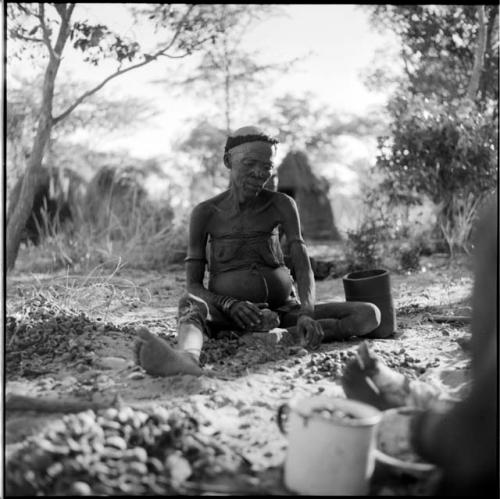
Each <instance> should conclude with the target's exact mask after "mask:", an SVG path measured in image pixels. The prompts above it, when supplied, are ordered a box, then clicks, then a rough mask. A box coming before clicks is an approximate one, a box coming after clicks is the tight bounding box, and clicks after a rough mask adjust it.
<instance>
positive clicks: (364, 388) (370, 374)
mask: <svg viewBox="0 0 500 499" xmlns="http://www.w3.org/2000/svg"><path fill="white" fill-rule="evenodd" d="M341 381H342V387H343V388H344V392H345V394H346V396H347V397H348V398H352V399H355V400H359V401H361V402H365V403H367V404H370V405H373V406H375V407H377V408H378V409H380V410H385V409H390V408H392V407H400V406H403V405H406V403H407V400H408V398H409V396H410V387H409V380H408V378H407V377H406V376H404V375H403V374H401V373H398V372H397V371H394V370H393V369H391V368H390V367H388V366H387V365H386V364H384V362H382V360H381V359H379V358H378V357H377V356H376V355H375V354H374V353H373V352H371V351H370V350H369V348H368V344H367V343H366V342H363V343H361V345H360V346H359V347H358V352H357V354H356V356H355V357H354V358H352V359H350V360H348V361H347V364H346V366H345V369H344V372H343V374H342V380H341Z"/></svg>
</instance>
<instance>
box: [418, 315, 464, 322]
mask: <svg viewBox="0 0 500 499" xmlns="http://www.w3.org/2000/svg"><path fill="white" fill-rule="evenodd" d="M427 318H428V319H429V320H431V321H434V322H466V323H469V322H470V321H471V317H470V316H468V315H428V316H427Z"/></svg>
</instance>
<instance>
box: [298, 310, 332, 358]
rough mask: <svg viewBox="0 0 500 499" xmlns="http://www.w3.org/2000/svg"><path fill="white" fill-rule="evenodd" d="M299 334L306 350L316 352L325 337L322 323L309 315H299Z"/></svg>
mask: <svg viewBox="0 0 500 499" xmlns="http://www.w3.org/2000/svg"><path fill="white" fill-rule="evenodd" d="M297 332H298V334H299V338H301V343H302V344H303V345H304V346H305V347H306V348H310V349H312V350H316V349H317V348H318V347H319V345H320V344H321V342H322V341H323V337H324V336H325V333H324V331H323V328H322V327H321V325H320V323H319V322H317V321H315V320H314V319H313V318H312V317H309V316H308V315H299V318H298V320H297Z"/></svg>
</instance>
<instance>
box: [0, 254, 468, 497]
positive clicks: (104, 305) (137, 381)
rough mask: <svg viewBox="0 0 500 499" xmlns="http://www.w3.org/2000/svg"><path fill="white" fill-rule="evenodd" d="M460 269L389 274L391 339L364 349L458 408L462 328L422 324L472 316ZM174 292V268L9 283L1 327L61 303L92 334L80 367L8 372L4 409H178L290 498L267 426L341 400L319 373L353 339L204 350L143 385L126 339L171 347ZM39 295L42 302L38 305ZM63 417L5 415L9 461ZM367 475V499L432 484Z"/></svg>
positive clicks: (321, 285) (27, 366)
mask: <svg viewBox="0 0 500 499" xmlns="http://www.w3.org/2000/svg"><path fill="white" fill-rule="evenodd" d="M464 262H466V261H465V260H464ZM464 262H462V263H461V264H454V265H449V263H448V261H447V260H446V258H445V257H439V256H434V257H432V258H428V259H426V260H425V261H423V264H424V266H425V272H418V273H413V274H410V275H406V274H403V275H402V274H394V273H393V274H392V275H391V280H392V289H393V296H394V300H395V304H396V307H397V324H398V327H397V332H396V334H395V335H394V337H391V338H389V339H383V340H369V343H370V345H371V347H372V348H373V350H374V351H375V352H377V353H379V355H380V356H382V358H383V359H384V360H385V361H386V362H387V363H388V364H389V365H391V366H392V367H394V368H396V369H398V370H399V371H401V372H404V373H405V374H407V375H408V376H409V377H410V378H413V379H415V378H417V377H418V378H419V379H422V380H426V381H428V382H430V383H432V384H434V385H436V386H438V387H440V389H442V390H443V391H444V392H445V393H446V394H448V395H450V396H453V397H458V398H460V397H462V396H463V395H464V394H465V393H466V392H467V387H468V377H469V361H468V352H467V338H468V336H469V326H468V324H466V323H446V322H436V321H434V320H433V319H432V318H433V316H434V315H436V314H439V315H462V316H464V315H470V307H469V296H470V293H471V289H472V275H471V271H470V268H469V267H468V265H467V264H466V263H464ZM103 275H104V274H103ZM96 283H100V284H102V285H98V284H96ZM183 287H184V274H183V270H182V268H181V267H177V268H173V269H172V270H171V271H169V272H166V273H164V274H160V273H157V272H142V271H127V270H126V269H122V270H120V271H119V272H117V273H116V274H114V275H113V276H112V277H109V278H108V279H107V281H106V279H105V278H103V277H100V278H97V277H95V280H92V279H88V278H85V277H83V276H80V277H79V276H71V275H67V274H64V273H61V274H59V275H46V274H36V275H34V274H30V275H27V274H21V273H14V274H12V275H11V276H9V278H8V280H7V315H8V316H9V317H13V318H16V317H17V318H18V320H19V318H20V317H23V316H24V315H25V314H26V307H27V306H31V307H32V309H36V305H37V303H39V304H40V303H41V304H42V305H43V304H44V303H51V304H52V305H53V304H54V303H59V304H60V307H61V311H63V310H66V309H71V310H75V311H81V312H84V313H85V316H86V318H87V321H88V322H87V324H88V325H91V326H92V327H90V328H89V330H88V331H86V333H88V334H86V333H85V334H79V335H78V336H77V338H76V339H75V340H74V341H75V342H80V344H79V347H82V348H84V351H85V352H86V354H85V355H86V357H85V362H82V358H81V357H79V356H77V357H76V358H72V357H71V356H69V355H66V356H64V355H63V354H61V355H59V354H58V353H56V354H53V355H52V356H49V357H47V356H46V357H43V359H42V360H43V362H41V363H40V362H39V363H36V362H35V360H36V359H34V360H33V361H32V362H31V360H30V361H26V362H25V363H24V364H23V366H21V367H22V368H17V369H10V370H9V369H8V370H7V379H6V396H7V398H8V397H10V396H12V394H17V395H29V396H35V397H40V398H44V397H57V398H59V399H61V400H63V399H65V398H67V397H72V398H76V399H78V400H82V401H93V402H102V403H103V404H107V403H109V404H110V405H111V404H113V403H115V404H116V403H117V400H118V401H119V402H118V403H120V404H122V405H125V406H127V405H130V406H131V407H134V408H137V409H142V410H145V409H147V408H151V407H155V406H158V405H160V406H162V407H165V408H166V409H168V410H170V409H175V408H179V407H182V408H183V410H185V411H188V412H191V413H192V414H193V415H194V416H196V417H199V418H201V419H202V420H204V421H206V422H207V425H210V427H211V428H212V432H213V435H216V438H218V439H219V440H220V441H223V442H225V443H227V444H228V445H231V446H232V447H233V448H234V449H236V451H237V452H238V453H239V454H240V455H241V456H243V458H244V459H245V460H246V462H247V464H248V465H249V466H250V467H251V470H252V471H253V472H254V473H255V476H257V477H260V478H259V480H260V481H261V483H265V484H266V487H267V491H268V492H269V493H271V494H287V493H289V492H288V491H287V490H286V489H285V488H284V486H283V484H282V475H281V473H282V464H283V462H284V459H285V456H286V449H287V439H286V437H285V436H283V435H282V434H281V433H280V431H279V429H278V427H277V424H276V413H277V409H278V407H279V406H280V405H281V404H282V403H285V402H287V401H288V400H290V398H292V397H298V396H311V395H317V394H320V393H321V394H326V395H331V396H340V397H343V396H344V394H343V390H342V388H341V385H340V381H339V377H340V371H339V370H337V371H335V370H333V371H332V370H328V369H326V370H325V369H321V367H318V366H320V365H321V359H322V355H323V358H324V355H325V354H332V353H335V352H336V353H337V355H338V358H341V359H343V358H345V356H346V355H347V354H348V353H349V352H353V351H354V350H355V349H356V348H357V346H358V345H359V342H360V340H359V338H353V339H352V340H349V341H345V342H339V343H331V344H323V345H322V346H321V348H320V349H319V350H318V351H316V352H314V353H312V352H308V353H307V354H306V355H297V354H296V353H291V352H290V351H289V350H287V349H285V348H283V347H276V348H272V347H269V346H266V345H263V344H262V343H260V342H258V341H255V340H252V339H251V338H249V339H247V340H245V341H244V342H239V343H238V342H236V341H233V342H226V343H225V346H224V348H225V349H222V350H221V347H220V346H218V345H216V344H214V342H211V343H210V344H208V345H207V349H206V355H205V356H204V357H202V359H203V361H204V363H205V366H204V367H205V370H206V373H207V374H206V375H203V376H201V377H194V376H180V375H179V376H172V377H170V378H159V377H153V376H150V375H148V374H146V373H144V372H143V371H142V370H141V368H140V367H138V366H137V365H136V364H135V362H134V358H133V349H132V346H133V342H134V331H133V328H135V327H137V326H139V325H143V326H146V327H148V328H149V329H150V331H152V332H153V333H156V334H158V335H160V336H161V337H163V338H165V339H167V340H169V341H171V342H174V341H175V340H174V338H175V324H176V302H177V299H178V297H179V296H180V293H181V292H182V290H183ZM40 296H42V297H44V298H45V301H44V299H43V298H42V299H41V300H39V301H38V302H37V301H36V299H37V297H40ZM47 299H48V300H47ZM317 300H318V301H326V300H336V301H342V300H344V293H343V287H342V280H341V279H326V280H323V281H318V282H317ZM63 306H64V308H63ZM51 310H55V309H54V308H52V309H51ZM61 313H62V312H61ZM76 327H78V326H76ZM79 333H80V332H79ZM7 339H9V337H8V336H7ZM82 342H83V346H82ZM85 342H86V343H85ZM75 348H76V347H75ZM8 351H9V345H7V352H8ZM302 353H303V352H302ZM311 360H313V361H315V362H314V363H315V364H316V367H314V366H312V365H311V364H312V362H311ZM30 362H31V363H30ZM40 366H42V367H40ZM18 367H19V366H18ZM117 396H118V398H117ZM61 417H62V414H61V413H50V412H35V411H29V410H23V411H20V410H12V411H11V410H7V411H6V412H5V422H6V433H5V440H6V449H7V459H9V458H10V456H12V455H14V454H15V452H16V450H17V448H18V447H19V446H20V444H21V443H22V442H23V441H24V440H25V439H26V438H27V437H28V436H30V435H33V434H36V433H38V432H40V431H42V430H44V429H45V428H46V427H47V425H48V423H50V422H52V421H55V420H57V419H58V418H61ZM375 472H376V473H375V475H374V479H373V480H372V487H371V494H372V495H385V494H397V495H426V494H428V493H429V490H430V489H429V486H430V485H429V484H430V480H431V479H432V477H430V476H424V477H417V478H415V477H413V476H407V475H404V474H401V473H399V472H397V470H394V469H387V468H385V467H383V466H381V465H377V468H376V470H375Z"/></svg>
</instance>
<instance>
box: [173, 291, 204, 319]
mask: <svg viewBox="0 0 500 499" xmlns="http://www.w3.org/2000/svg"><path fill="white" fill-rule="evenodd" d="M177 312H178V318H179V322H186V321H190V322H192V321H194V322H199V323H201V324H204V323H205V322H206V320H207V317H208V305H207V302H206V301H205V300H203V299H201V298H199V297H198V296H195V295H193V294H191V293H184V294H183V295H182V296H181V297H180V299H179V304H178V308H177Z"/></svg>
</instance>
